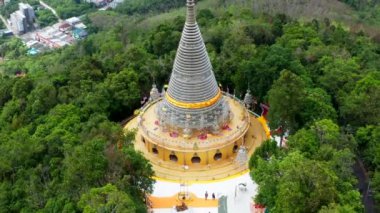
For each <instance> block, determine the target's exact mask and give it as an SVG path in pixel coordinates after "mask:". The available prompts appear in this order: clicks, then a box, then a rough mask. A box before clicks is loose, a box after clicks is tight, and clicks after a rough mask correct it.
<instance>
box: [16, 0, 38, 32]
mask: <svg viewBox="0 0 380 213" xmlns="http://www.w3.org/2000/svg"><path fill="white" fill-rule="evenodd" d="M18 6H19V9H18V10H17V11H15V12H13V13H12V14H11V15H10V24H11V27H12V30H13V31H14V33H15V34H18V35H20V34H24V33H26V32H29V31H31V30H33V29H34V22H35V20H36V15H35V13H34V10H33V8H32V7H31V6H30V5H29V4H25V3H19V4H18Z"/></svg>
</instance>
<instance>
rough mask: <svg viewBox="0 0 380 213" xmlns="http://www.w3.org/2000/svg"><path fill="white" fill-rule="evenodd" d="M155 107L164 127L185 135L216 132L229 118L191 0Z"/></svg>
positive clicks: (226, 105)
mask: <svg viewBox="0 0 380 213" xmlns="http://www.w3.org/2000/svg"><path fill="white" fill-rule="evenodd" d="M156 110H157V115H158V118H159V122H160V125H161V126H162V128H163V129H175V130H177V131H181V132H182V133H183V135H185V136H186V135H187V136H191V135H192V133H193V132H194V131H207V132H212V133H218V132H219V130H220V128H221V127H222V126H223V125H224V124H226V123H228V121H229V118H230V110H229V106H228V103H227V101H226V100H225V97H224V96H223V95H222V92H221V90H220V88H219V87H218V84H217V82H216V79H215V76H214V72H213V70H212V65H211V62H210V59H209V57H208V54H207V50H206V47H205V44H204V42H203V39H202V35H201V32H200V30H199V27H198V24H197V22H196V17H195V3H194V0H187V14H186V23H185V26H184V28H183V32H182V37H181V40H180V42H179V47H178V50H177V54H176V58H175V61H174V65H173V70H172V74H171V77H170V81H169V86H168V90H167V92H166V93H165V95H164V98H163V100H162V101H161V103H159V104H158V105H157V109H156Z"/></svg>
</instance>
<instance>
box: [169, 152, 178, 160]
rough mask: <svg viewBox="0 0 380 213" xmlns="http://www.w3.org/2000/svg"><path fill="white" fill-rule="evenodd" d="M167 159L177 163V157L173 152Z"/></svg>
mask: <svg viewBox="0 0 380 213" xmlns="http://www.w3.org/2000/svg"><path fill="white" fill-rule="evenodd" d="M169 159H170V160H171V161H173V162H177V161H178V157H177V155H175V153H174V152H172V153H170V155H169Z"/></svg>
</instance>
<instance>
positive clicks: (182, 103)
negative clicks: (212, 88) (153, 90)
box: [165, 89, 222, 109]
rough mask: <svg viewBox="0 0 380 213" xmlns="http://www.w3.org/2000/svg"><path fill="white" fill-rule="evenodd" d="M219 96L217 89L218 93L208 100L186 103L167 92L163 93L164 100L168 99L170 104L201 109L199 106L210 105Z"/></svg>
mask: <svg viewBox="0 0 380 213" xmlns="http://www.w3.org/2000/svg"><path fill="white" fill-rule="evenodd" d="M221 96H222V91H220V89H219V91H218V94H216V96H215V97H213V98H211V99H210V100H208V101H202V102H197V103H186V102H182V101H177V100H175V99H174V98H172V97H170V96H169V94H168V93H165V98H166V100H168V101H169V102H170V103H171V104H173V105H174V106H177V107H181V108H186V109H201V108H205V107H209V106H212V105H213V104H215V103H216V102H217V101H218V100H219V99H220V97H221Z"/></svg>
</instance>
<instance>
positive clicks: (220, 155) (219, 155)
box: [214, 150, 223, 161]
mask: <svg viewBox="0 0 380 213" xmlns="http://www.w3.org/2000/svg"><path fill="white" fill-rule="evenodd" d="M222 156H223V155H222V153H221V152H220V151H219V150H217V151H216V153H215V155H214V160H215V161H218V160H220V159H222Z"/></svg>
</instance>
